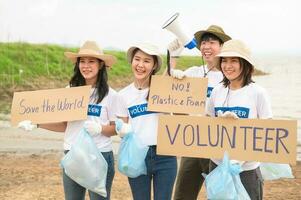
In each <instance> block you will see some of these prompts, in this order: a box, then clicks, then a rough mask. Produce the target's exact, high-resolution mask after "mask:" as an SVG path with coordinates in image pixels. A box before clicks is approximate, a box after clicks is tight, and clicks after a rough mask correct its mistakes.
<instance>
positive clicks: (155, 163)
mask: <svg viewBox="0 0 301 200" xmlns="http://www.w3.org/2000/svg"><path fill="white" fill-rule="evenodd" d="M127 58H128V62H129V63H130V64H131V66H132V72H133V75H134V82H133V83H132V84H130V85H129V86H127V87H125V88H124V89H122V90H120V91H119V92H118V95H117V103H116V115H117V117H118V118H120V119H121V120H122V121H123V122H121V123H122V125H121V128H120V129H119V130H117V132H118V133H119V134H120V136H123V135H124V134H126V133H127V130H126V129H125V128H124V127H129V126H131V129H132V130H133V132H134V134H135V136H137V138H138V140H139V141H140V142H141V143H142V144H144V145H146V146H148V147H149V148H148V151H147V154H146V157H145V159H144V162H145V166H146V172H145V173H146V174H141V175H139V176H138V177H136V178H130V177H129V178H128V181H129V184H130V187H131V191H132V195H133V199H135V200H141V199H143V200H150V199H151V196H152V195H151V185H152V184H151V183H152V182H153V191H154V194H153V196H154V199H155V200H170V199H171V195H172V189H173V185H174V181H175V178H176V173H177V160H176V157H174V156H161V155H157V153H156V145H157V126H158V116H159V113H154V112H149V111H147V99H148V95H149V86H150V82H151V75H154V74H155V73H156V72H157V71H159V69H160V67H161V65H162V58H161V56H160V55H159V51H158V48H157V47H156V46H154V45H151V44H148V43H140V44H138V45H134V46H132V47H130V48H129V49H128V51H127ZM127 123H128V124H127ZM116 128H117V129H118V125H117V126H116ZM142 162H143V161H142Z"/></svg>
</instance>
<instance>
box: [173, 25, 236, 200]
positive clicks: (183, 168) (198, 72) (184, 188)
mask: <svg viewBox="0 0 301 200" xmlns="http://www.w3.org/2000/svg"><path fill="white" fill-rule="evenodd" d="M194 37H195V39H196V47H197V48H198V49H199V50H200V52H201V56H202V63H203V64H202V65H201V66H193V67H190V68H188V69H186V70H185V71H181V70H178V69H174V68H175V66H171V67H172V68H173V69H171V71H170V74H171V76H172V77H174V78H178V79H182V78H184V77H185V76H187V77H199V78H205V77H207V78H208V88H207V98H209V97H210V94H211V91H212V89H213V88H214V87H215V86H216V85H217V84H218V83H219V82H221V81H222V79H223V74H222V73H221V72H220V71H219V70H218V69H217V66H218V62H219V59H218V58H216V57H215V56H216V55H217V54H218V53H219V52H220V50H221V47H222V45H223V43H224V42H226V41H228V40H230V39H231V37H230V36H228V35H227V34H226V33H225V32H224V31H223V29H222V28H221V27H219V26H216V25H211V26H209V27H208V28H207V29H206V30H200V31H198V32H196V33H195V34H194ZM183 46H184V45H183V44H182V42H181V39H180V38H178V39H176V40H174V41H173V42H171V43H170V44H169V45H168V50H169V52H170V55H171V57H172V58H171V59H172V60H173V59H175V58H173V57H178V56H179V55H180V53H181V50H182V49H183ZM204 61H205V63H206V64H204ZM171 63H175V62H171ZM202 173H205V174H208V173H209V159H205V158H189V157H182V159H181V163H180V168H179V172H178V176H177V182H176V187H175V195H174V199H175V200H180V199H182V200H183V199H187V200H193V199H197V196H198V194H199V191H200V189H201V187H202V184H203V182H204V178H203V176H202Z"/></svg>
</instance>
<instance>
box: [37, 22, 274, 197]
mask: <svg viewBox="0 0 301 200" xmlns="http://www.w3.org/2000/svg"><path fill="white" fill-rule="evenodd" d="M194 37H195V39H196V41H197V48H198V49H199V50H200V53H201V55H200V56H201V58H200V59H201V60H202V65H201V66H193V67H190V68H188V69H186V70H185V71H181V70H179V69H176V66H175V65H176V62H172V63H174V66H172V67H173V68H172V69H171V73H170V74H171V76H172V77H174V78H175V79H183V78H184V77H198V78H205V77H206V78H208V90H207V102H206V114H207V115H208V116H210V117H228V118H229V117H230V118H235V119H237V118H251V119H254V118H263V119H267V118H272V111H271V105H270V101H269V97H268V95H267V93H266V91H265V89H263V88H262V87H260V86H259V85H257V84H256V83H254V81H253V80H252V74H253V72H254V61H253V59H252V57H251V53H250V50H249V49H248V47H247V46H246V45H245V44H244V43H243V42H242V41H240V40H234V39H231V37H230V36H229V35H227V34H226V33H225V32H224V31H223V29H222V28H221V27H219V26H216V25H211V26H209V27H208V28H207V29H205V30H200V31H198V32H196V33H195V34H194ZM167 48H168V50H169V51H170V54H171V55H173V56H179V55H177V54H179V52H180V51H179V50H180V49H181V48H183V45H182V44H181V42H180V41H179V40H178V39H176V40H174V41H172V42H171V43H170V44H169V45H168V47H167ZM65 56H66V57H67V58H68V59H70V60H71V61H72V62H73V63H74V74H73V75H72V77H71V79H70V82H69V87H77V86H84V85H91V86H92V87H91V88H92V89H91V93H90V101H89V106H94V107H97V108H99V109H100V112H97V113H93V112H88V114H87V115H88V116H87V119H86V120H81V121H72V122H60V123H52V124H39V127H40V128H44V129H48V130H52V131H58V132H65V138H64V151H65V153H67V152H68V151H69V150H70V149H71V146H72V145H73V144H74V142H75V141H76V138H77V136H78V134H79V131H80V130H81V129H82V128H84V129H85V130H86V131H87V132H88V133H89V134H90V135H91V136H92V138H93V140H94V142H95V144H96V146H97V147H98V149H99V151H100V152H101V153H102V155H103V157H104V158H105V160H106V161H107V163H108V172H107V178H106V190H107V197H103V196H101V195H99V194H97V193H95V192H92V191H89V196H90V199H92V200H96V199H110V194H111V187H112V184H113V178H114V174H115V171H114V155H113V151H112V141H111V139H110V137H111V136H114V135H116V132H117V134H119V135H120V136H122V137H123V136H124V135H125V134H126V133H127V132H126V131H124V130H125V129H121V130H119V131H116V129H115V121H116V120H117V119H121V120H122V121H123V122H124V125H130V126H131V127H132V130H133V133H134V134H136V136H137V138H139V140H140V141H141V142H142V143H143V144H145V145H147V146H149V149H148V152H147V154H146V157H145V165H146V169H147V174H146V175H144V174H143V175H140V176H138V177H136V178H130V177H129V178H128V182H129V185H130V188H131V192H132V198H133V199H135V200H149V199H151V198H153V199H155V200H169V199H172V198H173V199H175V200H179V199H187V200H195V199H197V197H198V194H199V191H200V189H201V187H202V184H203V182H204V178H203V176H202V173H205V174H208V173H209V172H210V171H212V170H213V169H214V168H215V167H216V166H218V165H219V164H220V163H221V160H219V159H205V158H189V157H182V158H181V161H180V166H179V169H178V167H177V157H176V156H165V155H158V154H157V152H156V147H157V146H156V145H157V127H158V117H159V115H160V114H161V113H158V112H149V111H147V102H148V97H149V88H150V84H151V76H152V75H155V74H156V73H158V71H159V70H160V68H161V67H162V62H163V61H162V58H161V56H160V54H159V50H158V48H157V47H156V46H155V45H152V44H149V43H140V44H137V45H134V46H131V47H130V48H129V49H128V51H127V60H128V62H129V64H130V65H131V69H132V73H133V78H134V81H133V82H132V83H131V84H130V85H128V86H126V87H125V88H123V89H121V90H120V91H118V92H116V91H115V90H114V89H112V88H111V87H110V86H109V85H108V74H107V70H108V69H109V68H110V67H112V65H114V63H115V62H116V61H117V59H116V58H115V57H114V56H113V55H108V54H104V53H103V51H102V49H100V48H99V47H98V45H97V44H96V43H95V42H93V41H87V42H85V43H84V44H83V46H82V47H81V48H80V49H79V51H78V52H77V53H72V52H65ZM172 59H174V60H176V58H172ZM137 108H139V109H137ZM240 111H244V112H240ZM239 113H244V115H242V116H240V115H239ZM231 162H232V163H235V164H239V165H241V168H242V169H243V171H242V172H241V173H240V178H241V182H242V184H243V186H244V187H245V189H246V191H247V193H248V194H249V196H250V198H251V199H252V200H255V199H256V200H257V199H262V198H263V180H262V177H261V173H260V170H259V162H256V161H253V162H250V161H238V160H231ZM175 183H176V184H175ZM63 186H64V192H65V199H67V200H77V199H78V200H82V199H84V198H85V193H86V188H84V187H82V186H81V185H79V184H78V183H76V182H75V181H73V180H72V179H71V178H70V177H68V176H67V175H66V174H65V172H64V170H63ZM152 190H153V194H152V192H151V191H152ZM173 190H175V191H174V194H173Z"/></svg>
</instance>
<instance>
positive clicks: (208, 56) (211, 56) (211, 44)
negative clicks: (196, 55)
mask: <svg viewBox="0 0 301 200" xmlns="http://www.w3.org/2000/svg"><path fill="white" fill-rule="evenodd" d="M200 50H201V53H202V56H203V59H204V61H205V62H206V63H208V65H209V66H210V65H212V64H214V63H215V62H216V60H217V58H216V57H215V56H216V55H217V54H219V52H220V50H221V44H220V42H219V41H218V40H214V39H212V38H210V39H209V40H204V41H201V44H200Z"/></svg>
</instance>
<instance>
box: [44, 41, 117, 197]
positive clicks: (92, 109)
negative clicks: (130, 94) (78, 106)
mask: <svg viewBox="0 0 301 200" xmlns="http://www.w3.org/2000/svg"><path fill="white" fill-rule="evenodd" d="M65 56H66V57H67V58H68V59H70V60H71V61H72V62H73V63H74V64H75V65H74V74H73V76H72V78H71V80H70V84H69V86H70V87H78V86H83V85H91V86H92V89H91V95H90V102H89V106H88V111H87V115H88V116H87V120H80V121H71V122H60V123H53V124H40V125H39V127H40V128H44V129H48V130H52V131H57V132H65V138H64V150H65V153H67V152H68V151H69V150H70V149H71V146H72V144H74V143H75V141H76V138H77V136H78V135H79V133H80V130H81V129H82V128H83V127H84V128H85V129H86V131H87V132H88V133H89V134H90V135H91V136H92V138H93V140H94V142H95V144H96V146H97V148H98V149H99V151H101V153H102V155H103V157H104V158H105V160H106V161H107V163H108V172H107V180H106V190H107V197H106V198H105V197H103V196H101V195H99V194H97V193H95V192H92V191H89V196H90V199H91V200H100V199H102V200H105V199H106V200H107V199H110V192H111V187H112V182H113V178H114V174H115V170H114V157H113V151H112V141H111V138H110V137H111V136H113V135H115V134H116V133H115V122H114V121H115V114H114V112H113V109H112V108H113V105H112V102H113V100H114V98H115V94H116V92H115V91H114V90H113V89H111V88H110V87H109V85H108V83H107V81H108V75H107V67H111V66H112V65H113V64H114V63H115V62H116V58H115V57H114V56H112V55H107V54H104V53H103V52H102V50H101V49H100V48H99V47H98V46H97V44H96V43H95V42H94V41H87V42H85V43H84V45H83V46H82V47H81V48H80V50H79V52H78V53H72V52H65ZM63 185H64V192H65V199H66V200H74V199H85V192H86V188H84V187H82V186H81V185H79V184H78V183H76V182H75V181H73V180H72V179H71V178H70V177H68V176H67V175H66V173H65V172H64V170H63Z"/></svg>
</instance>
